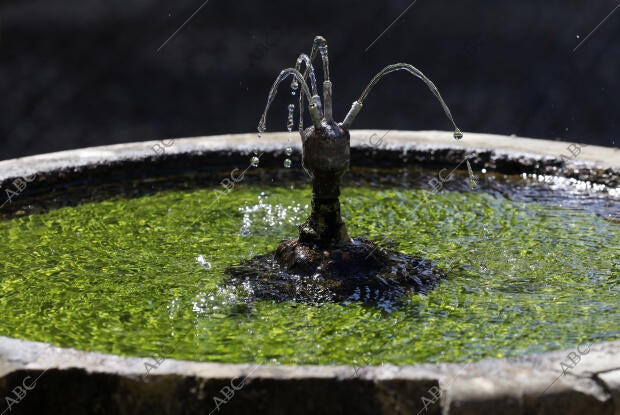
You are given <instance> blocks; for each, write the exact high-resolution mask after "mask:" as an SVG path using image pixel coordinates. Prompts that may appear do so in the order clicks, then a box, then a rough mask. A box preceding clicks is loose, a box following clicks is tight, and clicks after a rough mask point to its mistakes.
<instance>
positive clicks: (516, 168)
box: [0, 130, 620, 415]
mask: <svg viewBox="0 0 620 415" xmlns="http://www.w3.org/2000/svg"><path fill="white" fill-rule="evenodd" d="M385 133H386V130H353V131H351V148H352V152H351V165H352V167H355V166H361V165H367V163H368V158H369V157H372V160H373V164H374V165H376V166H377V167H381V166H386V167H390V166H398V165H402V163H403V161H404V162H406V163H417V164H422V165H431V166H432V165H438V164H441V163H452V162H454V161H456V162H459V161H461V160H463V157H464V156H466V155H467V156H468V157H471V160H472V162H476V163H477V166H478V167H480V168H487V169H493V170H495V171H500V172H506V173H522V172H524V173H536V174H555V175H563V176H568V177H578V178H580V179H582V180H593V181H597V182H599V183H608V184H610V185H614V186H619V185H620V184H619V180H620V179H619V177H620V173H619V172H620V150H619V149H617V148H605V147H597V146H581V145H579V144H575V143H567V142H560V141H546V140H536V139H529V138H516V137H507V136H499V135H490V134H474V133H465V136H464V138H463V139H462V140H460V141H455V140H454V139H453V138H452V132H442V131H390V132H389V133H388V134H387V135H386V136H385V137H384V138H383V143H384V144H383V145H381V146H373V145H371V144H369V138H370V137H371V136H372V135H373V134H376V135H378V136H379V137H382V136H384V134H385ZM261 141H262V142H261V143H260V145H259V147H260V150H261V151H262V152H264V156H263V157H262V159H261V166H267V167H279V166H280V163H281V155H282V152H283V151H284V148H285V147H286V145H287V143H288V134H287V133H271V134H265V135H264V136H263V139H262V140H261ZM375 142H376V141H375ZM256 143H257V139H256V134H235V135H220V136H210V137H197V138H185V139H170V140H166V144H170V145H167V146H166V147H165V152H164V153H162V154H158V153H156V152H155V150H153V146H156V145H161V146H162V147H163V144H162V142H161V141H147V142H136V143H127V144H118V145H112V146H102V147H91V148H85V149H78V150H70V151H63V152H58V153H50V154H41V155H36V156H31V157H24V158H20V159H13V160H6V161H1V162H0V184H1V185H2V187H1V188H2V189H4V188H6V187H7V186H8V185H10V184H11V183H12V182H13V181H14V180H15V179H17V178H22V177H30V176H32V175H37V178H38V179H37V180H33V181H32V182H30V183H29V184H28V186H29V188H31V187H32V188H33V189H35V190H36V191H40V192H44V191H47V190H49V189H53V188H55V187H57V186H61V185H70V184H71V183H73V182H74V181H75V180H84V181H86V182H87V183H88V182H89V181H90V180H95V179H96V181H97V182H98V183H100V182H102V181H106V180H119V177H121V178H123V177H128V176H131V175H132V174H133V175H136V177H144V176H145V175H146V176H148V175H149V174H153V175H156V174H161V170H162V169H164V170H165V171H166V174H170V172H175V171H180V170H182V169H183V168H186V167H187V166H196V167H200V166H202V167H205V166H206V167H205V168H207V169H208V168H213V169H216V168H224V169H229V170H230V169H231V168H232V167H242V166H246V165H247V164H248V162H249V157H250V156H251V152H252V150H251V149H252V148H253V147H254V146H255V145H256ZM300 145H301V143H300V142H299V140H296V142H295V148H296V150H297V151H299V148H300ZM576 146H578V147H576ZM570 149H572V152H571V150H570ZM577 149H579V153H578V154H576V155H575V154H574V153H576V152H577V151H578V150H577ZM582 352H583V353H582ZM562 364H564V366H562ZM149 365H150V366H149ZM146 367H150V370H148V371H147V369H146ZM153 367H154V368H153ZM567 367H568V368H569V370H566V368H567ZM563 370H564V371H563ZM246 377H247V378H246ZM244 378H245V380H244V386H243V388H242V389H240V390H236V391H235V395H234V397H232V398H231V399H230V401H229V402H227V403H226V405H224V406H223V407H221V408H220V409H221V412H224V413H235V414H256V413H270V414H278V413H295V414H315V413H325V414H394V413H407V414H418V415H419V414H426V413H429V414H439V413H443V414H474V413H480V414H485V413H498V414H499V413H510V414H548V413H564V414H584V413H587V414H594V415H596V414H620V340H616V341H610V342H603V343H597V344H593V345H588V346H587V352H585V346H581V345H580V348H575V349H568V350H562V351H554V352H547V353H541V354H535V355H527V356H523V357H519V358H511V359H486V360H483V361H479V362H474V363H471V364H467V363H465V364H420V365H411V366H409V365H407V366H394V365H382V366H377V367H363V368H362V367H353V366H275V365H269V364H265V365H261V366H259V367H255V366H254V365H248V364H239V365H235V364H220V363H199V362H187V361H178V360H173V359H166V358H165V356H164V357H162V356H158V357H157V360H154V358H129V357H120V356H115V355H106V354H100V353H91V352H82V351H77V350H74V349H68V348H59V347H55V346H52V345H49V344H45V343H39V342H30V341H24V340H18V339H12V338H7V337H0V411H3V410H5V409H6V399H4V398H5V397H11V398H12V399H15V398H14V391H15V390H16V388H17V387H18V386H19V387H22V388H23V387H24V386H23V385H24V382H26V383H25V384H26V385H30V386H32V385H33V383H32V382H33V381H34V380H35V379H36V386H35V387H34V388H33V389H31V390H30V389H29V390H27V394H26V395H25V396H24V397H23V399H21V400H20V401H19V403H18V405H16V406H15V407H14V408H13V409H14V411H15V412H17V413H48V414H56V413H58V414H63V415H70V414H82V413H102V414H103V413H122V414H146V413H148V414H153V413H159V414H177V413H186V414H194V413H196V414H198V413H200V414H204V413H209V411H211V410H214V412H213V413H215V412H219V411H217V410H215V409H216V406H215V404H214V400H213V398H214V397H215V396H216V395H217V396H220V395H218V394H219V393H220V391H221V389H222V388H223V387H225V386H230V384H231V381H235V384H236V385H239V382H240V379H244ZM20 393H21V392H20ZM226 411H228V412H226Z"/></svg>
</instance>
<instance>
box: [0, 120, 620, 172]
mask: <svg viewBox="0 0 620 415" xmlns="http://www.w3.org/2000/svg"><path fill="white" fill-rule="evenodd" d="M387 131H388V130H351V148H352V149H358V150H363V149H368V150H372V151H374V152H390V151H391V152H395V151H396V152H403V153H407V152H413V151H416V150H417V151H421V152H431V151H436V150H451V149H453V150H462V151H470V152H473V153H474V154H475V153H491V158H498V157H508V158H509V159H511V160H514V161H516V162H519V161H521V162H523V160H524V159H531V160H535V161H542V162H550V161H560V160H561V159H562V157H561V156H562V155H564V156H566V157H567V160H565V161H566V166H565V168H566V170H570V169H573V168H584V167H585V168H590V169H592V168H602V169H613V170H616V171H617V170H618V169H620V149H619V148H615V147H601V146H594V145H583V144H578V143H573V142H566V141H551V140H542V139H534V138H524V137H516V136H505V135H496V134H481V133H467V132H466V133H464V138H463V139H461V140H458V141H457V140H455V139H454V138H452V133H451V132H448V131H434V130H433V131H397V130H392V131H389V133H387V134H386V132H387ZM373 135H375V138H374V141H373V142H374V143H376V142H377V141H378V140H379V139H380V138H383V141H382V142H381V143H382V144H381V147H380V148H376V147H377V146H373V145H371V143H370V142H369V139H370V137H371V136H373ZM384 135H385V136H384ZM164 142H165V143H172V144H171V145H169V146H168V147H166V148H165V155H166V156H180V155H185V154H203V153H209V152H218V151H219V152H222V151H227V152H241V153H243V154H247V155H249V154H250V153H251V149H252V147H254V146H257V147H258V148H259V149H260V150H261V151H264V152H274V151H275V152H280V153H281V152H283V150H284V148H285V147H286V146H287V145H288V133H286V132H276V133H266V134H264V135H263V138H262V139H261V140H260V142H259V141H258V139H257V136H256V134H254V133H242V134H225V135H213V136H204V137H192V138H170V139H164V140H155V141H140V142H130V143H123V144H114V145H106V146H98V147H86V148H82V149H75V150H66V151H59V152H54V153H44V154H38V155H34V156H27V157H21V158H16V159H10V160H4V161H0V183H2V182H4V181H7V180H9V179H11V178H16V177H24V176H30V175H32V174H37V173H42V172H51V171H55V170H62V169H64V170H66V169H74V168H77V167H84V166H89V165H97V164H103V163H111V162H123V161H130V160H143V159H154V158H156V156H157V153H156V152H155V151H154V150H153V146H157V145H160V146H163V143H164ZM291 144H292V147H293V148H294V149H295V150H299V149H300V148H301V143H300V142H299V139H298V137H297V136H296V135H295V139H294V140H292V143H291ZM570 145H576V146H579V150H576V149H575V150H574V151H579V154H578V155H577V156H571V153H570V151H569V150H568V147H569V146H570ZM352 165H354V160H352Z"/></svg>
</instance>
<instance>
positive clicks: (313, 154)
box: [299, 120, 351, 247]
mask: <svg viewBox="0 0 620 415" xmlns="http://www.w3.org/2000/svg"><path fill="white" fill-rule="evenodd" d="M302 143H303V153H302V157H303V166H304V169H305V170H306V172H307V173H308V174H309V175H310V177H311V178H312V213H311V214H310V217H309V218H308V220H306V222H304V223H303V224H302V225H301V226H300V227H299V241H300V242H304V243H312V244H316V245H319V246H321V247H333V246H335V245H337V244H342V243H349V242H351V238H349V235H348V233H347V229H346V226H345V224H344V221H343V220H342V217H341V216H340V201H339V197H340V179H341V177H342V175H343V174H344V173H345V172H346V171H347V170H348V169H349V161H350V136H349V133H348V131H346V130H344V129H342V128H341V127H340V126H339V125H338V124H336V123H335V122H334V121H333V120H332V121H330V122H327V121H325V120H324V123H323V125H322V127H321V128H320V129H318V130H317V129H315V128H314V127H310V128H308V129H306V130H305V131H303V133H302Z"/></svg>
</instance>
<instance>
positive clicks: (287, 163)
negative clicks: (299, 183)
mask: <svg viewBox="0 0 620 415" xmlns="http://www.w3.org/2000/svg"><path fill="white" fill-rule="evenodd" d="M291 164H293V162H292V161H291V159H284V167H285V168H287V169H290V168H291Z"/></svg>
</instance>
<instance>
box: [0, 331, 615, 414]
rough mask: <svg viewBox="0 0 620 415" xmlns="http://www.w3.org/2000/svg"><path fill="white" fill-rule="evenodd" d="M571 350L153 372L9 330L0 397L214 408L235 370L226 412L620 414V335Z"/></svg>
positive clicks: (109, 407) (125, 409) (20, 409)
mask: <svg viewBox="0 0 620 415" xmlns="http://www.w3.org/2000/svg"><path fill="white" fill-rule="evenodd" d="M570 352H571V350H563V351H556V352H549V353H543V354H538V355H531V356H525V357H522V358H516V359H500V360H498V359H487V360H483V361H480V362H475V363H467V364H440V365H430V364H424V365H414V366H394V365H384V366H379V367H365V368H353V367H348V366H269V365H264V366H260V365H259V366H253V365H247V364H244V365H232V364H218V363H198V362H186V361H176V360H165V361H163V362H162V363H161V365H160V366H159V367H157V368H155V369H152V370H151V371H150V374H149V373H147V371H146V369H145V364H146V363H147V362H151V363H152V362H153V360H152V359H144V358H126V357H120V356H113V355H105V354H100V353H87V352H81V351H76V350H72V349H62V348H58V347H54V346H51V345H48V344H45V343H37V342H28V341H23V340H17V339H10V338H5V337H0V397H10V396H13V395H12V393H13V392H12V391H13V390H14V388H15V387H17V386H19V385H22V384H23V383H24V379H26V377H27V376H30V378H29V379H28V380H27V381H26V384H27V385H29V386H34V387H33V388H32V390H29V391H27V394H26V396H25V397H24V398H23V399H22V400H21V402H19V404H17V405H15V406H14V407H12V410H13V411H12V412H11V413H18V414H19V413H47V414H61V413H62V414H68V415H71V414H81V413H91V414H107V413H116V414H155V413H157V414H207V413H209V412H210V411H212V410H214V409H215V408H216V404H215V402H214V397H216V396H218V397H221V398H222V399H223V398H224V395H222V390H223V388H225V387H229V388H230V387H231V380H232V381H233V384H232V385H235V386H240V385H242V384H243V382H245V384H244V386H243V387H242V388H240V389H239V390H236V391H234V394H233V395H232V396H231V398H230V400H229V401H228V403H226V404H222V405H223V406H221V407H220V411H219V413H224V414H226V413H230V414H262V413H265V414H290V413H295V414H315V413H325V414H373V415H374V414H407V415H413V414H488V413H498V414H499V413H501V414H523V415H525V414H528V415H529V414H558V413H559V414H593V415H597V414H609V415H612V414H617V413H618V397H619V396H620V369H619V368H620V341H613V342H606V343H600V344H596V345H593V346H592V347H591V350H590V352H589V353H588V355H587V356H588V357H590V358H591V359H589V360H586V359H584V360H582V361H581V362H580V363H579V364H578V365H577V366H576V367H575V369H577V368H579V369H580V371H579V372H577V371H576V372H574V373H573V372H571V373H567V374H565V375H562V372H561V370H560V366H559V362H561V361H562V360H563V359H565V357H566V356H567V355H568V354H569V353H570ZM248 375H249V376H248ZM38 376H40V378H39V379H38V380H37V381H36V384H34V383H33V381H34V379H36V378H37V377H38ZM246 376H248V377H247V379H245V381H244V380H243V379H244V378H245V377H246ZM554 381H555V383H554ZM551 384H553V386H552V387H549V386H550V385H551ZM231 390H233V389H231ZM228 393H229V395H230V394H231V392H230V391H229V392H228ZM2 402H4V400H3V401H0V403H2ZM3 405H4V406H3V407H1V408H0V410H4V409H5V408H6V404H3ZM614 405H615V406H614ZM614 411H615V412H614ZM216 412H217V411H214V413H216Z"/></svg>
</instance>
